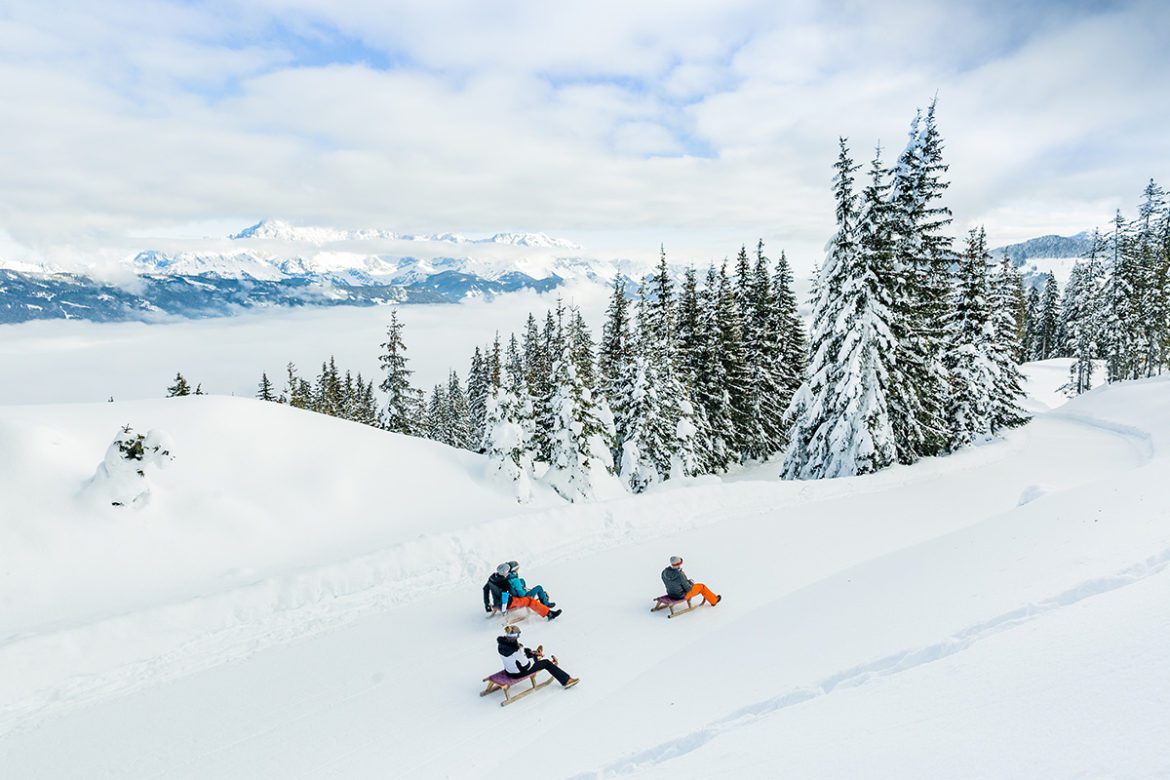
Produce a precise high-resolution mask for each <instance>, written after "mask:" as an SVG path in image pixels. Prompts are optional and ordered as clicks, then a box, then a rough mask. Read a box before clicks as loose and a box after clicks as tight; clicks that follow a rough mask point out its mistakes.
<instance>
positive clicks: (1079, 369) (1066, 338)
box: [1060, 230, 1105, 397]
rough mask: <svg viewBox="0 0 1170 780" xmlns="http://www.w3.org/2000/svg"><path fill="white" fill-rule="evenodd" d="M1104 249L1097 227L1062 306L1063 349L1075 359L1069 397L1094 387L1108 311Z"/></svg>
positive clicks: (1073, 274) (1067, 390)
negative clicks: (1096, 363) (1106, 311)
mask: <svg viewBox="0 0 1170 780" xmlns="http://www.w3.org/2000/svg"><path fill="white" fill-rule="evenodd" d="M1101 248H1102V243H1101V235H1100V233H1098V232H1097V231H1096V230H1094V231H1093V239H1092V244H1091V246H1090V248H1089V254H1088V256H1087V257H1085V258H1083V259H1081V260H1079V261H1078V262H1077V264H1076V265H1075V266H1073V269H1072V273H1071V274H1070V275H1069V279H1068V284H1066V285H1065V288H1064V301H1063V303H1062V304H1061V307H1060V331H1061V334H1062V337H1063V344H1062V345H1061V352H1062V354H1065V355H1068V356H1070V357H1072V359H1073V363H1072V365H1071V366H1069V377H1068V382H1067V383H1066V384H1065V385H1064V386H1063V387H1062V388H1061V389H1062V390H1064V392H1065V393H1066V394H1068V395H1069V396H1070V397H1073V396H1078V395H1080V394H1081V393H1084V392H1087V391H1089V390H1091V389H1092V388H1093V373H1094V368H1095V367H1094V360H1095V359H1097V358H1099V357H1100V356H1101V346H1100V342H1101V336H1102V334H1103V332H1104V314H1105V311H1104V295H1103V288H1104V269H1103V268H1102V266H1101V259H1100V252H1101Z"/></svg>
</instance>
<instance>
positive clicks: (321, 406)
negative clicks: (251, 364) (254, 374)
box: [256, 355, 383, 428]
mask: <svg viewBox="0 0 1170 780" xmlns="http://www.w3.org/2000/svg"><path fill="white" fill-rule="evenodd" d="M285 372H286V374H285V387H284V390H283V391H281V392H280V394H279V395H278V394H277V393H276V390H275V387H274V386H273V384H272V381H271V380H270V379H269V378H268V374H267V373H264V374H261V376H260V383H259V385H258V387H257V389H256V397H257V398H258V399H260V400H261V401H272V402H274V403H280V404H288V405H289V406H293V407H296V408H297V409H307V410H309V411H311V412H318V413H320V414H327V415H329V416H331V417H340V418H341V419H343V420H350V421H351V422H357V423H362V424H364V425H372V426H374V427H378V428H381V427H383V424H382V412H381V410H380V409H379V408H378V399H377V397H376V396H375V395H374V383H373V382H372V381H366V380H365V379H364V378H363V377H362V375H361V373H358V374H357V375H356V376H355V375H354V374H353V373H352V372H351V371H346V372H345V374H344V375H343V374H342V373H341V370H340V369H339V368H338V367H337V362H336V361H335V360H334V358H333V356H332V355H330V357H329V360H328V361H327V362H325V363H322V364H321V371H320V373H318V374H317V376H316V378H315V379H313V380H309V379H306V378H305V377H302V376H300V375H299V374H298V373H297V368H296V366H295V365H293V364H292V363H289V364H288V365H287V367H286V368H285Z"/></svg>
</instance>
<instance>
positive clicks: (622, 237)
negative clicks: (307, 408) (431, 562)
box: [0, 0, 1170, 268]
mask: <svg viewBox="0 0 1170 780" xmlns="http://www.w3.org/2000/svg"><path fill="white" fill-rule="evenodd" d="M827 7H828V6H824V5H817V6H814V5H811V4H806V3H799V2H792V3H781V4H775V3H764V2H759V3H755V2H748V1H746V0H745V1H743V2H734V3H721V4H711V3H706V2H698V1H697V0H696V1H695V2H682V3H680V2H665V1H657V0H656V1H655V2H645V3H636V4H630V3H617V2H608V1H607V2H600V3H592V4H536V5H534V4H531V3H520V2H502V3H489V4H485V3H469V2H447V1H444V2H400V3H393V4H389V5H388V4H386V3H382V2H377V3H375V2H368V3H363V2H347V3H338V2H324V0H264V2H261V3H249V4H236V3H230V2H209V3H203V4H186V3H184V4H172V3H159V2H147V1H146V0H136V1H135V2H111V3H105V4H101V5H100V6H93V5H91V4H86V3H80V2H78V3H66V4H63V5H61V4H54V5H53V7H51V8H50V7H49V6H47V5H44V4H33V3H31V2H28V3H8V4H7V8H6V13H5V14H0V15H3V16H4V17H5V21H3V22H0V159H3V161H4V176H3V177H0V228H3V229H6V230H7V231H8V232H9V233H10V234H11V235H12V236H13V237H14V238H15V239H16V240H17V241H19V242H21V243H22V244H24V245H26V246H29V247H31V249H30V250H29V251H30V254H31V253H35V252H40V253H41V254H42V255H46V256H47V255H48V254H57V255H60V254H61V250H60V249H59V248H60V247H69V248H70V251H71V252H73V253H81V254H84V253H85V252H86V251H94V250H96V249H97V248H100V247H105V246H109V245H110V244H111V243H114V242H117V241H124V239H125V236H126V234H127V233H128V232H129V231H134V232H136V233H142V232H151V231H152V230H154V231H158V230H161V229H162V228H163V227H169V228H171V229H173V227H174V226H175V225H184V224H196V223H207V222H212V223H216V224H226V223H229V222H232V223H235V224H237V225H243V224H247V223H248V222H250V221H251V220H253V219H256V218H259V217H261V216H279V217H283V218H288V219H292V220H294V221H298V222H303V223H318V224H319V223H335V224H340V225H378V226H384V227H388V228H393V229H398V230H404V231H417V232H428V231H445V230H456V231H466V232H478V231H493V230H505V229H516V230H543V231H546V232H549V233H552V234H562V235H567V236H568V237H570V238H573V239H575V240H578V241H581V242H582V243H585V244H586V248H587V249H595V248H596V249H599V250H601V249H611V248H612V250H611V251H613V252H614V253H615V254H623V255H631V256H639V257H641V256H650V255H652V254H653V253H654V252H655V251H656V249H657V245H658V243H659V241H662V242H665V243H666V245H667V248H668V251H670V252H671V254H672V257H675V258H676V259H680V260H690V259H693V260H696V261H698V262H705V261H706V260H707V259H710V258H719V257H722V256H723V255H725V254H730V253H733V252H734V251H735V248H736V247H737V246H738V244H739V243H741V242H750V241H752V240H754V239H755V238H756V237H757V236H763V237H764V239H765V241H767V243H768V245H769V247H771V248H773V249H779V248H780V247H785V248H787V249H788V250H789V254H790V256H791V257H792V258H793V260H794V261H795V262H796V263H797V264H798V266H802V267H805V268H807V267H809V266H811V264H812V263H813V262H816V261H817V260H819V258H820V250H821V246H822V245H823V243H824V237H825V236H826V235H828V233H829V232H830V231H831V220H832V214H831V209H830V204H829V196H828V185H827V183H828V181H829V178H830V173H831V171H830V165H831V163H832V160H833V157H834V150H835V142H836V138H837V136H838V135H847V136H849V137H850V139H851V141H852V143H853V146H854V150H855V154H856V156H858V157H859V158H861V159H866V158H867V157H868V156H869V154H870V150H871V149H872V145H873V144H874V143H875V142H876V141H877V140H879V139H880V140H881V141H882V142H883V143H884V144H885V145H886V147H887V149H888V152H889V154H891V155H892V154H896V152H897V150H898V148H899V147H900V146H901V144H902V140H903V138H904V133H905V128H906V125H907V123H908V121H909V118H910V116H911V115H912V113H913V110H914V108H915V107H916V106H919V105H922V104H923V103H925V101H927V100H928V99H929V98H930V96H931V95H933V94H934V93H935V91H936V90H937V91H938V92H939V94H940V122H941V126H942V130H943V133H944V136H945V138H946V142H947V159H948V160H949V161H950V162H951V164H952V169H951V173H952V175H953V180H954V184H953V186H952V188H951V190H950V192H949V195H948V197H949V199H950V202H951V205H952V206H953V208H954V209H955V211H956V218H957V223H958V224H957V225H956V233H959V232H961V231H962V230H963V229H964V228H965V227H966V225H967V224H969V223H971V222H974V221H986V222H987V223H988V228H989V231H990V232H991V235H992V240H993V241H998V240H1000V238H1001V237H1002V240H1004V241H1007V240H1014V239H1016V238H1021V237H1026V235H1027V234H1028V231H1031V230H1033V229H1035V228H1036V227H1038V226H1040V225H1044V226H1047V227H1046V229H1048V230H1057V231H1074V230H1079V229H1081V228H1083V227H1087V226H1088V225H1087V224H1086V223H1085V220H1087V219H1092V218H1093V215H1094V214H1095V213H1096V210H1097V209H1098V208H1100V207H1103V206H1108V207H1109V209H1110V210H1111V208H1112V207H1113V206H1116V205H1125V204H1126V203H1129V202H1132V201H1133V200H1135V199H1136V196H1137V192H1138V191H1139V190H1140V187H1141V186H1142V183H1143V182H1144V181H1145V179H1146V178H1148V177H1149V176H1155V177H1158V178H1161V179H1170V170H1167V168H1166V166H1167V163H1166V160H1168V159H1170V154H1168V152H1170V135H1167V134H1166V133H1165V132H1164V128H1165V127H1166V126H1167V119H1168V118H1170V116H1168V115H1170V108H1168V107H1170V101H1168V100H1167V97H1168V95H1167V92H1170V84H1168V82H1167V81H1166V79H1164V78H1161V74H1162V73H1164V72H1166V70H1167V65H1170V63H1168V62H1167V60H1168V59H1170V55H1168V53H1167V51H1166V49H1165V46H1164V40H1163V39H1164V32H1162V31H1164V30H1165V29H1166V28H1167V23H1168V22H1170V18H1168V12H1167V10H1165V9H1164V7H1163V6H1162V5H1161V4H1159V3H1155V2H1136V3H1128V4H1117V5H1110V6H1107V7H1102V8H1103V10H1102V9H1099V8H1097V7H1096V6H1095V5H1092V4H1086V5H1084V6H1076V5H1072V6H1065V7H1063V8H1062V9H1061V12H1060V13H1057V12H1055V11H1053V10H1052V9H1051V8H1050V7H1049V6H1047V5H1046V4H1042V3H1033V4H1030V3H1023V4H1019V3H1007V2H1001V0H991V1H989V2H987V3H982V4H966V5H962V6H960V5H959V4H948V5H947V6H945V7H940V6H937V5H936V4H926V3H901V4H892V5H891V4H881V7H880V8H879V7H876V6H875V4H870V3H861V2H852V1H850V2H844V3H837V4H833V5H832V6H831V9H832V10H831V11H829V10H825V9H826V8H827ZM694 152H700V153H701V156H688V153H694ZM660 155H672V156H667V157H662V156H660ZM1107 216H1108V211H1106V212H1105V213H1102V214H1098V215H1097V217H1096V221H1102V220H1104V219H1105V218H1106V217H1107ZM623 242H630V243H623ZM55 248H56V249H55Z"/></svg>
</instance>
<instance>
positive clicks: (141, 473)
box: [85, 425, 175, 506]
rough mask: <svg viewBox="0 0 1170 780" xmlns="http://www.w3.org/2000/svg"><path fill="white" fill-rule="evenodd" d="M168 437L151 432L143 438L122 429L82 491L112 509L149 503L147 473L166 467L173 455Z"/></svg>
mask: <svg viewBox="0 0 1170 780" xmlns="http://www.w3.org/2000/svg"><path fill="white" fill-rule="evenodd" d="M172 450H173V446H172V443H171V437H170V436H168V435H167V434H166V433H164V432H163V431H158V430H152V431H148V432H147V433H146V434H145V435H143V434H141V433H137V432H136V431H135V430H134V429H133V428H131V427H130V426H129V425H126V426H124V427H123V428H122V429H121V430H120V431H118V435H117V436H115V437H114V441H113V442H112V443H111V444H110V446H109V448H107V449H106V456H105V457H104V458H103V459H102V462H101V463H99V464H98V467H97V471H96V472H95V473H94V475H93V477H91V478H90V480H89V482H88V483H86V486H85V492H86V493H88V494H89V495H92V496H95V497H96V498H98V499H99V500H103V501H109V502H110V504H112V505H113V506H144V505H145V504H146V503H148V502H149V501H150V489H151V484H150V479H149V477H148V473H149V472H151V471H154V470H156V469H162V468H166V467H167V465H169V464H170V462H171V461H172V460H174V459H175V456H174V455H173V454H171V453H172Z"/></svg>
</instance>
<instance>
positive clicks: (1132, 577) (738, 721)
mask: <svg viewBox="0 0 1170 780" xmlns="http://www.w3.org/2000/svg"><path fill="white" fill-rule="evenodd" d="M1168 568H1170V548H1167V549H1165V550H1163V551H1162V552H1161V553H1159V554H1157V555H1154V556H1151V557H1149V558H1146V559H1145V560H1144V561H1141V562H1139V563H1136V564H1134V565H1133V566H1130V567H1127V568H1126V569H1123V570H1122V571H1119V572H1117V573H1115V574H1112V575H1108V576H1105V577H1096V578H1093V579H1089V580H1085V581H1084V582H1082V583H1080V584H1078V585H1076V586H1075V587H1073V588H1070V589H1068V590H1065V591H1063V592H1061V593H1058V594H1056V595H1055V596H1053V597H1051V598H1049V599H1046V600H1044V601H1039V602H1030V603H1028V604H1025V605H1024V606H1021V607H1018V608H1016V609H1013V610H1011V611H1008V612H1004V613H1001V614H999V615H997V616H995V617H993V618H991V619H989V620H985V621H983V622H981V623H976V624H974V625H971V626H968V627H967V628H965V629H963V630H962V631H959V632H957V633H955V634H952V635H951V636H949V637H947V638H945V639H943V640H942V641H939V642H935V643H933V644H930V645H924V646H921V647H917V648H912V649H909V650H903V651H900V652H897V653H893V654H891V655H887V656H884V657H882V658H878V659H876V660H874V661H869V662H867V663H864V664H860V665H858V666H854V667H852V668H849V669H845V670H843V671H841V672H837V673H836V674H832V675H830V676H828V677H826V678H824V679H822V680H821V681H820V682H818V683H815V684H813V685H809V686H802V687H797V688H792V689H789V690H787V691H785V692H783V693H781V694H779V695H777V696H773V697H771V698H768V699H764V700H762V701H758V702H756V703H754V704H751V705H748V706H747V707H743V708H740V709H739V710H736V711H735V712H732V713H731V714H729V715H726V716H724V717H722V718H719V719H718V720H715V721H712V722H711V723H710V724H708V725H707V726H704V727H703V728H701V729H698V730H696V731H692V732H690V733H689V734H684V735H682V736H680V737H676V738H674V739H671V740H669V741H666V742H662V743H659V744H658V745H655V746H654V747H652V748H648V749H646V750H641V751H638V752H636V753H632V754H629V755H627V756H625V757H623V758H621V759H618V760H617V761H614V762H612V763H609V764H606V765H605V766H602V767H601V768H600V769H597V770H595V771H593V772H585V773H581V774H578V775H575V776H574V777H573V778H572V780H593V778H603V777H616V776H619V775H628V774H633V773H635V772H639V771H642V770H645V769H649V768H651V767H654V766H657V765H659V764H663V763H665V762H668V761H671V760H672V759H675V758H678V757H679V756H683V755H686V754H687V753H690V752H692V751H694V750H697V749H698V748H700V747H702V746H703V745H705V744H707V743H708V742H710V741H711V740H713V739H715V738H716V737H718V736H720V735H721V734H724V733H726V732H729V731H734V730H735V729H739V728H743V727H745V726H749V725H752V724H753V723H755V722H757V721H759V720H760V719H762V718H765V717H767V716H769V715H771V714H772V713H774V712H777V711H779V710H783V709H787V708H788V707H794V706H796V705H798V704H803V703H805V702H808V701H812V700H813V699H819V698H821V697H823V696H827V695H829V694H831V693H833V692H834V691H836V690H838V689H844V688H855V687H858V686H862V685H865V684H867V683H869V682H870V681H872V680H876V679H881V678H884V677H891V676H893V675H896V674H900V673H902V672H906V671H909V670H912V669H916V668H918V667H920V666H924V665H926V664H929V663H932V662H934V661H938V660H941V659H943V658H947V657H949V656H952V655H955V654H956V653H961V652H963V651H964V650H966V649H968V648H969V647H971V646H972V645H975V644H976V643H978V642H980V641H982V640H984V639H986V638H988V637H990V636H994V635H995V634H999V633H1001V632H1003V631H1009V630H1011V629H1013V628H1015V627H1017V626H1020V625H1023V624H1025V623H1029V622H1031V621H1033V620H1036V619H1038V618H1042V617H1044V616H1046V615H1049V614H1052V613H1053V612H1055V611H1057V610H1060V609H1063V608H1064V607H1068V606H1072V605H1074V604H1077V603H1079V602H1081V601H1085V600H1087V599H1090V598H1093V597H1094V596H1100V595H1103V594H1105V593H1110V592H1113V591H1115V590H1118V589H1120V588H1124V587H1126V586H1129V585H1133V584H1135V583H1138V582H1141V581H1142V580H1145V579H1147V578H1149V577H1153V576H1155V575H1157V574H1160V573H1161V572H1163V571H1165V570H1167V569H1168Z"/></svg>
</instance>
